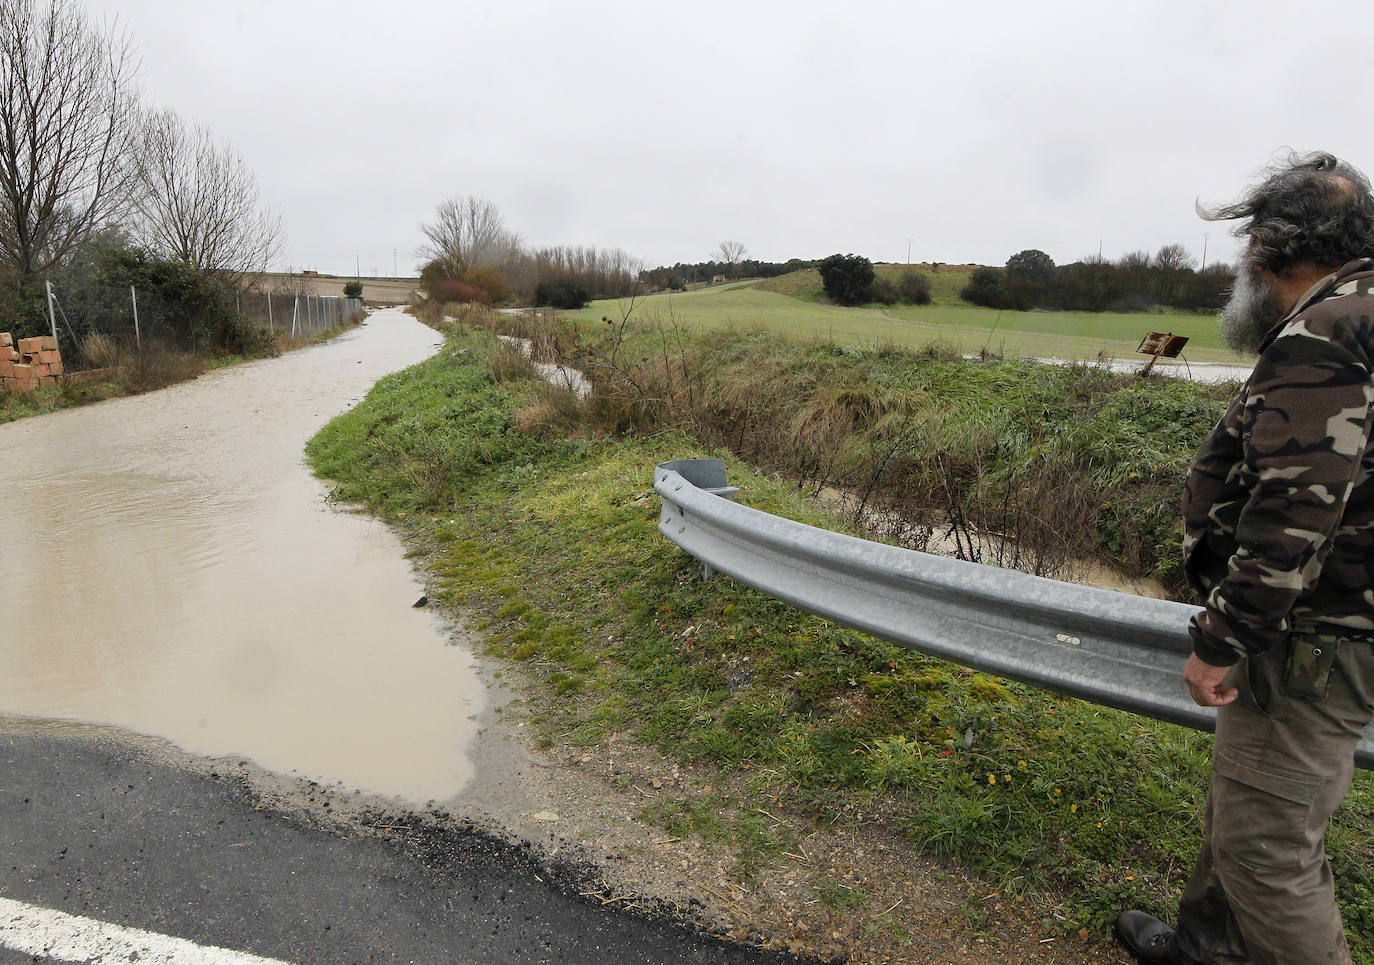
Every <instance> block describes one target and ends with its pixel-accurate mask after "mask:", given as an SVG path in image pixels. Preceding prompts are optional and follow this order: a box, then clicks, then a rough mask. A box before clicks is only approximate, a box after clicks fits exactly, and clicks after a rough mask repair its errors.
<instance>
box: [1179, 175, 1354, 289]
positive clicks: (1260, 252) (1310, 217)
mask: <svg viewBox="0 0 1374 965" xmlns="http://www.w3.org/2000/svg"><path fill="white" fill-rule="evenodd" d="M1197 212H1198V214H1199V215H1201V216H1202V217H1203V218H1205V219H1207V220H1208V221H1230V220H1232V219H1235V218H1248V219H1249V220H1248V221H1247V222H1246V223H1244V224H1242V225H1239V226H1237V227H1236V228H1235V230H1234V231H1233V234H1235V235H1236V237H1238V238H1248V239H1249V241H1250V244H1249V248H1248V249H1247V251H1246V256H1247V258H1249V259H1252V260H1253V263H1254V264H1256V265H1258V266H1259V267H1261V268H1267V269H1268V270H1269V271H1272V272H1273V273H1274V274H1276V275H1279V276H1283V275H1286V274H1287V273H1288V271H1289V270H1290V269H1291V268H1292V267H1293V266H1295V265H1300V264H1304V263H1309V264H1313V265H1322V266H1329V267H1332V268H1339V267H1340V266H1341V265H1344V264H1345V263H1346V262H1348V261H1352V260H1354V259H1356V258H1367V257H1370V256H1374V197H1371V194H1370V187H1369V181H1368V179H1367V178H1365V176H1364V175H1363V174H1361V173H1360V172H1359V171H1357V170H1355V168H1353V167H1351V166H1350V165H1349V164H1346V163H1345V162H1344V161H1341V160H1338V159H1337V158H1335V157H1333V156H1332V155H1330V154H1322V153H1315V154H1297V153H1294V154H1290V155H1289V156H1288V158H1287V160H1286V161H1282V162H1276V163H1275V164H1273V165H1271V166H1270V168H1269V176H1268V177H1266V178H1265V179H1264V180H1263V181H1261V182H1260V183H1259V184H1257V185H1255V186H1254V187H1253V188H1251V189H1250V190H1249V191H1247V192H1246V193H1245V196H1244V197H1242V198H1241V199H1240V201H1238V202H1236V203H1235V204H1230V205H1225V206H1223V207H1217V208H1207V207H1204V206H1202V205H1201V204H1199V205H1197Z"/></svg>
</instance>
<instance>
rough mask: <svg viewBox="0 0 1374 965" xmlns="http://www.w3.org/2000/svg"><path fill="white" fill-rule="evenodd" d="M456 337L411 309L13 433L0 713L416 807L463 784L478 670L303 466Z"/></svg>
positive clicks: (374, 529)
mask: <svg viewBox="0 0 1374 965" xmlns="http://www.w3.org/2000/svg"><path fill="white" fill-rule="evenodd" d="M441 342H442V340H441V338H440V337H439V336H438V335H437V334H436V333H435V332H434V331H433V330H432V329H429V328H427V327H425V326H423V325H421V324H419V323H418V322H416V321H415V320H414V319H413V318H411V317H410V316H408V315H405V314H403V313H401V312H400V311H395V310H392V311H383V312H378V313H376V314H373V315H372V316H371V317H370V319H369V320H368V321H367V322H366V323H365V324H364V325H363V326H362V327H361V328H359V329H356V330H354V331H351V332H349V333H347V334H344V335H342V336H340V337H338V338H336V339H334V340H333V341H331V342H329V343H327V344H324V345H320V346H316V347H312V348H309V349H305V350H301V351H297V352H293V353H290V354H289V355H286V356H283V357H281V358H279V359H272V360H265V361H262V362H255V363H250V364H246V365H239V366H234V367H232V368H226V369H221V370H219V371H216V372H212V373H210V374H207V375H205V376H202V377H201V378H199V379H197V380H195V381H193V382H189V383H185V384H183V385H177V386H173V387H171V388H169V389H166V390H163V391H160V392H154V393H150V394H148V395H143V396H136V397H131V398H125V399H117V400H112V401H110V402H106V403H102V404H100V405H96V406H90V407H86V408H82V409H74V410H68V411H64V412H59V413H54V414H52V415H46V416H40V417H36V418H31V419H25V420H21V421H19V422H15V423H11V424H8V425H0V494H3V495H0V534H3V549H0V587H2V588H3V591H0V593H3V605H0V614H3V616H0V668H3V672H0V714H12V715H23V716H30V717H40V718H65V719H73V720H81V721H93V722H100V723H108V724H113V725H117V726H119V727H123V728H126V729H128V730H132V731H136V732H139V733H144V734H150V735H156V736H160V737H164V738H167V739H169V740H171V741H172V742H174V743H175V744H177V745H179V746H180V747H182V748H184V749H186V750H189V751H192V752H194V753H198V754H207V755H237V756H243V757H247V758H251V759H252V760H254V761H256V762H257V763H258V764H260V765H262V766H264V767H266V768H268V769H270V770H273V771H277V772H281V773H286V774H298V775H300V776H303V777H308V778H311V779H315V780H319V781H322V782H326V783H339V784H341V785H343V786H344V787H349V788H354V787H356V788H362V789H365V790H368V791H373V792H378V793H381V794H385V795H390V796H395V797H400V798H404V799H409V800H412V801H419V802H423V801H425V800H428V799H436V800H439V799H445V798H449V797H451V796H452V795H454V794H456V793H458V792H459V791H461V790H462V789H463V787H464V786H465V784H466V783H467V782H468V781H469V780H470V779H471V776H472V772H473V768H472V764H471V761H470V760H469V757H468V754H467V749H468V745H469V742H470V740H471V738H472V735H473V733H474V730H475V728H476V718H477V716H478V715H479V714H480V713H481V711H482V710H483V706H484V702H485V700H486V698H485V696H484V694H483V687H482V683H481V681H480V680H479V678H478V676H477V673H476V668H475V662H474V659H473V656H472V654H471V653H470V652H468V651H467V650H466V649H464V648H463V647H461V646H455V645H453V644H452V643H451V642H450V632H449V628H448V627H446V626H444V625H442V624H441V623H440V622H439V621H438V619H437V618H436V617H434V616H433V615H431V614H430V613H429V612H428V611H425V610H415V609H412V608H411V604H412V603H414V602H415V600H416V599H417V598H418V597H419V596H420V595H421V594H422V593H423V592H424V591H423V588H422V586H421V584H420V583H419V582H418V580H417V578H416V577H415V575H414V574H413V573H412V570H411V567H410V565H409V563H408V562H407V561H406V560H405V558H404V548H403V546H402V545H401V543H400V540H399V539H398V537H397V536H396V535H395V534H394V533H393V532H392V531H391V530H390V529H389V528H388V527H387V526H386V525H385V524H383V523H381V522H378V521H376V520H374V519H372V518H370V517H367V516H364V515H358V514H353V513H350V512H348V511H347V510H345V509H340V508H335V507H332V506H331V505H329V504H328V503H327V501H326V496H327V493H328V487H327V485H326V484H324V483H321V482H320V481H319V480H316V479H315V478H313V477H312V476H311V474H310V472H309V470H308V469H307V468H306V466H305V464H304V461H303V456H302V448H303V446H304V444H305V442H306V440H307V439H309V438H310V436H312V435H313V434H314V433H315V432H316V431H318V430H319V428H320V427H321V426H323V425H324V424H325V422H327V421H328V420H329V419H330V418H332V417H333V416H334V415H336V414H338V413H339V412H341V411H344V410H345V409H347V408H348V407H349V406H351V405H352V404H354V403H356V402H357V401H358V400H360V399H361V398H362V397H363V396H364V395H365V394H366V392H367V391H368V389H369V388H371V386H372V384H373V383H374V382H376V380H377V379H378V378H380V377H382V376H383V375H385V374H387V373H389V372H393V371H397V370H399V369H401V368H405V367H407V366H409V365H412V364H414V363H416V362H419V361H421V360H423V359H424V358H426V357H428V356H429V355H431V354H432V353H433V352H435V351H436V350H437V349H438V347H439V346H440V344H441Z"/></svg>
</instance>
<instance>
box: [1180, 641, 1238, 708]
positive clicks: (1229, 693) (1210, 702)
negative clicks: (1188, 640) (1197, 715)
mask: <svg viewBox="0 0 1374 965" xmlns="http://www.w3.org/2000/svg"><path fill="white" fill-rule="evenodd" d="M1230 672H1231V668H1230V667H1214V666H1212V665H1211V664H1210V663H1206V662H1205V661H1203V659H1202V658H1201V657H1199V656H1198V655H1197V654H1193V655H1192V656H1190V657H1189V658H1188V662H1187V663H1186V664H1184V665H1183V679H1184V680H1186V681H1187V682H1188V689H1189V690H1190V691H1191V692H1192V694H1193V700H1194V701H1195V702H1197V703H1198V704H1199V705H1200V706H1202V707H1224V706H1226V705H1227V704H1229V703H1231V702H1232V701H1233V700H1235V699H1236V697H1238V696H1239V695H1240V692H1239V691H1238V690H1236V688H1235V687H1224V686H1222V681H1223V680H1225V679H1226V675H1227V674H1228V673H1230Z"/></svg>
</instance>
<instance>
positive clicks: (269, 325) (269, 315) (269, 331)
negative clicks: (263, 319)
mask: <svg viewBox="0 0 1374 965" xmlns="http://www.w3.org/2000/svg"><path fill="white" fill-rule="evenodd" d="M267 334H268V335H276V334H277V333H276V332H274V331H273V330H272V293H271V292H268V293H267Z"/></svg>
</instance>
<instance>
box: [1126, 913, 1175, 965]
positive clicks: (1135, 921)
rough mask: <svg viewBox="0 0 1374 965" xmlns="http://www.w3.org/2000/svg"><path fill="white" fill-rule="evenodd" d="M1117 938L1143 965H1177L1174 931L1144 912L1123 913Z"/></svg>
mask: <svg viewBox="0 0 1374 965" xmlns="http://www.w3.org/2000/svg"><path fill="white" fill-rule="evenodd" d="M1116 937H1117V940H1118V941H1120V942H1121V944H1123V945H1125V946H1126V951H1128V952H1130V953H1131V954H1132V955H1134V956H1135V958H1136V961H1138V962H1141V963H1142V965H1175V963H1176V962H1177V961H1178V960H1177V959H1176V958H1174V930H1173V929H1172V928H1170V927H1169V926H1168V925H1166V924H1164V922H1162V921H1160V920H1159V919H1158V918H1151V917H1150V916H1149V915H1147V914H1145V912H1143V911H1123V912H1122V913H1121V915H1120V916H1119V917H1118V918H1117V919H1116Z"/></svg>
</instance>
